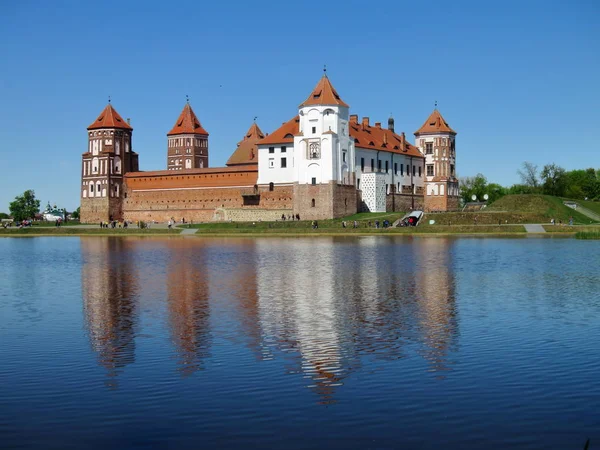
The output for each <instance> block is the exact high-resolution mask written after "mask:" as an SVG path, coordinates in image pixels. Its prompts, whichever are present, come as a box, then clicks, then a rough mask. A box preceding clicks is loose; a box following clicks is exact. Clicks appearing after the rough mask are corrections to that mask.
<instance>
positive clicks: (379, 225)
mask: <svg viewBox="0 0 600 450" xmlns="http://www.w3.org/2000/svg"><path fill="white" fill-rule="evenodd" d="M367 225H368V227H369V228H371V227H372V226H373V225H372V224H371V221H370V220H369V222H368V224H367ZM389 226H390V221H389V220H387V219H385V220H384V221H383V222H379V220H376V221H375V228H377V229H379V228H382V227H383V228H388V227H389Z"/></svg>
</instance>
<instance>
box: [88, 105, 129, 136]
mask: <svg viewBox="0 0 600 450" xmlns="http://www.w3.org/2000/svg"><path fill="white" fill-rule="evenodd" d="M98 128H121V129H123V130H133V128H132V127H131V125H129V124H128V123H127V122H125V121H124V120H123V118H122V117H121V116H120V115H119V113H118V112H117V111H116V110H115V108H113V107H112V105H111V104H110V103H109V104H108V105H106V108H104V109H103V110H102V112H101V113H100V115H99V116H98V118H97V119H96V120H94V122H93V123H92V124H91V125H90V126H89V127H87V129H88V130H95V129H98Z"/></svg>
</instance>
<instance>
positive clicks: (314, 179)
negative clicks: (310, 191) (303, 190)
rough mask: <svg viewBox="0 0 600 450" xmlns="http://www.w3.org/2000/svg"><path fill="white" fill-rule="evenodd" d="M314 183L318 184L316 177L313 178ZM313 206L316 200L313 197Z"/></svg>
mask: <svg viewBox="0 0 600 450" xmlns="http://www.w3.org/2000/svg"><path fill="white" fill-rule="evenodd" d="M312 184H313V185H315V184H317V179H316V178H315V177H313V178H312ZM313 206H315V200H314V199H313Z"/></svg>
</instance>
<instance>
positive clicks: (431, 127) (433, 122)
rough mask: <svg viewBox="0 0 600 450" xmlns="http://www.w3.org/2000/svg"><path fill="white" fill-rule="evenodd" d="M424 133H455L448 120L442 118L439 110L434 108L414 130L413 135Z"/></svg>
mask: <svg viewBox="0 0 600 450" xmlns="http://www.w3.org/2000/svg"><path fill="white" fill-rule="evenodd" d="M426 133H451V134H456V131H454V130H453V129H452V128H450V125H448V122H446V121H445V120H444V118H443V117H442V115H441V114H440V112H439V111H438V110H437V108H436V109H434V110H433V112H432V113H431V115H430V116H429V118H428V119H427V120H426V121H425V123H424V124H423V126H422V127H421V128H419V129H418V130H417V131H415V135H419V134H426Z"/></svg>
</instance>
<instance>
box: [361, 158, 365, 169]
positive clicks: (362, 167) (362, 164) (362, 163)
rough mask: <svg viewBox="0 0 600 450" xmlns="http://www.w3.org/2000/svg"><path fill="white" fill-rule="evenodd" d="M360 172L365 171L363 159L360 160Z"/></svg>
mask: <svg viewBox="0 0 600 450" xmlns="http://www.w3.org/2000/svg"><path fill="white" fill-rule="evenodd" d="M360 171H361V172H364V171H365V158H360Z"/></svg>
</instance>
